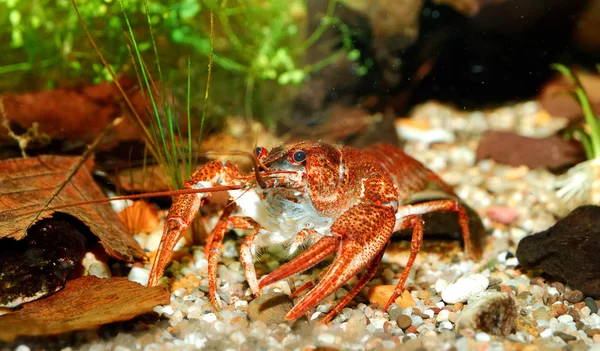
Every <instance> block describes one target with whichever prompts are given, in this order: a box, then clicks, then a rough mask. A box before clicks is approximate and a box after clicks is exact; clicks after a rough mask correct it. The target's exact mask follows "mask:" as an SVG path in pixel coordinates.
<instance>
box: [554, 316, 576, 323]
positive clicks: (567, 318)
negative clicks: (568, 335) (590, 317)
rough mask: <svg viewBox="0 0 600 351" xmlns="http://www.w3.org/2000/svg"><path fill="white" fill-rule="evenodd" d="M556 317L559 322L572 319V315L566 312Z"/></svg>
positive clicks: (569, 321) (566, 321)
mask: <svg viewBox="0 0 600 351" xmlns="http://www.w3.org/2000/svg"><path fill="white" fill-rule="evenodd" d="M557 319H558V321H559V322H561V323H571V322H572V321H573V317H572V316H570V315H568V314H563V315H562V316H559V317H558V318H557Z"/></svg>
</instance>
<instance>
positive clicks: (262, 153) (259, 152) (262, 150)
mask: <svg viewBox="0 0 600 351" xmlns="http://www.w3.org/2000/svg"><path fill="white" fill-rule="evenodd" d="M268 153H269V151H268V150H267V149H266V148H264V147H261V146H259V147H257V148H256V149H254V154H255V155H256V157H257V158H259V159H260V158H263V157H265V156H267V154H268Z"/></svg>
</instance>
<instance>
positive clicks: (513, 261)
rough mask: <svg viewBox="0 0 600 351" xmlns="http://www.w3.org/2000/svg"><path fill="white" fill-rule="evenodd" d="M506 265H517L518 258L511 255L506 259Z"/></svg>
mask: <svg viewBox="0 0 600 351" xmlns="http://www.w3.org/2000/svg"><path fill="white" fill-rule="evenodd" d="M506 265H507V266H512V267H516V266H518V265H519V260H518V259H517V258H516V257H511V258H509V259H508V260H506Z"/></svg>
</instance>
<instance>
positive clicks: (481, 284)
mask: <svg viewBox="0 0 600 351" xmlns="http://www.w3.org/2000/svg"><path fill="white" fill-rule="evenodd" d="M488 285H489V280H488V279H487V278H486V277H485V276H483V275H481V274H472V275H470V276H468V277H466V278H459V279H458V280H457V281H456V282H455V283H452V284H450V285H448V286H447V287H446V288H445V289H444V290H443V291H442V299H443V300H444V302H446V303H457V302H465V301H467V300H468V299H469V297H471V296H474V295H476V294H479V293H480V292H483V291H485V289H487V287H488Z"/></svg>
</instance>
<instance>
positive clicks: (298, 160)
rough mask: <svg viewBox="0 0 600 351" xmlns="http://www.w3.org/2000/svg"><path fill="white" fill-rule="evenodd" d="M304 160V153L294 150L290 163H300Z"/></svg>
mask: <svg viewBox="0 0 600 351" xmlns="http://www.w3.org/2000/svg"><path fill="white" fill-rule="evenodd" d="M304 160H306V151H304V150H296V151H294V153H293V154H292V161H293V162H294V163H302V162H304Z"/></svg>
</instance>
